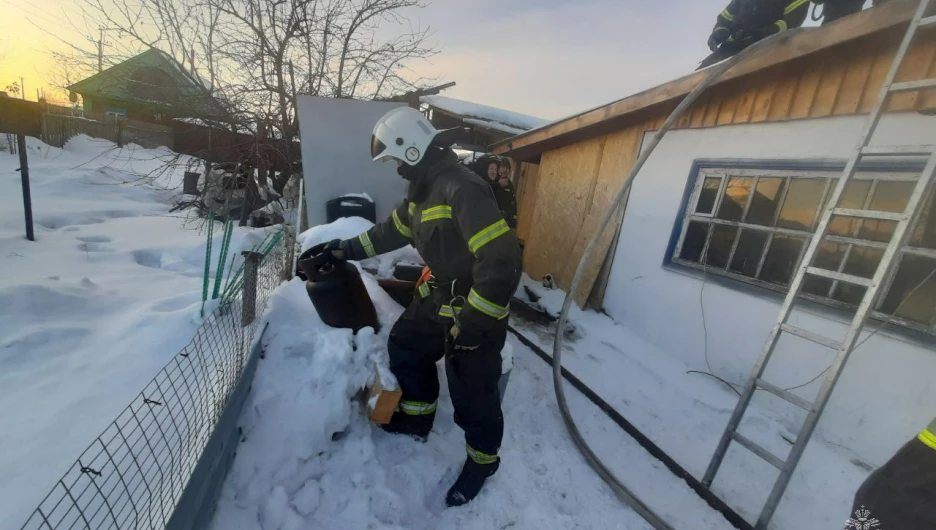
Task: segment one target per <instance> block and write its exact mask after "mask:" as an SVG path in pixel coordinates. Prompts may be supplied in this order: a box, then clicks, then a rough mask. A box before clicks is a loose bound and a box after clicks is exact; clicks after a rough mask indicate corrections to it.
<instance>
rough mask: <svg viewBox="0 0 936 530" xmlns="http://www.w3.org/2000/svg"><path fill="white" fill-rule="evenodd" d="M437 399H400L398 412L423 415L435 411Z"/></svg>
mask: <svg viewBox="0 0 936 530" xmlns="http://www.w3.org/2000/svg"><path fill="white" fill-rule="evenodd" d="M437 403H438V401H433V402H432V403H429V402H428V401H400V412H402V413H403V414H409V415H410V416H425V415H427V414H432V413H433V412H435V411H436V405H437Z"/></svg>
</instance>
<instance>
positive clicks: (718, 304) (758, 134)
mask: <svg viewBox="0 0 936 530" xmlns="http://www.w3.org/2000/svg"><path fill="white" fill-rule="evenodd" d="M864 121H865V120H864V118H863V117H860V116H850V117H830V118H823V119H815V120H799V121H790V122H783V123H769V124H767V123H763V124H746V125H730V126H723V127H718V128H710V129H698V130H680V131H673V132H671V133H669V134H668V135H667V136H666V137H665V138H664V139H663V141H662V142H661V143H660V145H659V146H658V147H657V149H656V151H655V152H654V153H653V155H652V156H651V157H650V159H649V160H648V162H647V164H646V165H645V166H644V168H643V170H642V171H641V172H640V174H639V175H638V176H637V178H636V180H635V182H634V185H633V189H632V190H631V195H630V200H629V202H628V206H627V211H626V214H625V215H624V219H623V223H622V225H621V233H620V238H619V240H618V246H617V249H616V252H615V255H614V261H613V264H612V268H611V274H610V278H609V282H608V288H607V293H606V297H605V307H606V309H607V311H608V312H609V314H610V315H611V316H612V317H613V318H614V319H615V320H617V321H619V322H621V323H623V324H624V325H626V326H628V327H629V328H631V329H632V330H634V331H635V332H637V333H639V334H641V335H642V336H644V337H645V338H646V339H647V340H649V341H650V342H652V343H654V344H655V345H658V346H659V347H660V348H662V349H663V350H664V351H666V352H668V353H669V354H670V355H672V356H673V357H676V358H679V359H681V360H682V361H684V362H685V363H686V364H687V365H688V366H689V368H690V369H696V370H706V371H707V370H708V368H707V367H706V361H705V350H706V346H705V345H706V341H707V351H708V357H709V361H710V363H711V366H712V370H713V371H714V372H715V373H716V374H718V375H719V376H720V377H723V378H725V379H727V380H728V381H733V382H742V381H745V380H746V379H747V377H748V375H749V373H750V370H751V369H752V366H753V364H754V362H755V360H756V359H757V358H758V356H759V354H760V352H761V349H762V347H763V342H764V340H765V339H766V337H767V334H768V332H769V330H770V328H771V326H772V325H773V324H774V322H775V319H776V318H777V315H778V313H779V308H780V304H781V302H782V296H780V295H778V294H776V293H772V292H769V291H767V290H766V289H762V288H757V287H752V286H748V285H747V284H744V283H742V282H739V281H735V280H730V279H724V278H718V277H713V276H712V275H707V276H703V275H702V274H701V273H699V272H697V271H693V270H690V269H687V268H685V267H680V266H678V265H665V264H664V263H663V260H664V256H665V254H666V251H667V248H668V245H669V243H670V238H671V234H672V231H673V229H674V225H675V223H676V222H677V216H678V214H679V210H680V207H681V205H682V202H683V200H684V193H685V190H686V186H687V182H688V179H689V178H690V168H691V166H692V164H693V161H694V160H697V159H705V158H735V159H798V160H803V159H841V160H844V159H846V158H847V157H848V156H849V155H850V153H851V151H852V150H853V149H854V146H855V144H856V141H857V137H858V135H859V133H860V131H861V128H862V125H863V123H864ZM934 125H936V118H934V117H927V116H922V115H919V114H917V113H900V114H893V115H888V116H886V117H884V119H883V121H882V123H881V125H880V126H879V128H878V133H877V134H876V135H875V139H874V143H875V144H881V145H883V144H889V145H893V144H921V143H930V144H936V126H934ZM546 160H547V158H546V157H544V161H546ZM541 207H542V205H540V206H538V208H537V211H539V208H541ZM703 285H704V293H703V294H700V291H702V288H703ZM700 299H701V301H702V302H704V305H705V320H704V322H703V316H702V310H701V308H700ZM934 303H936V301H934ZM791 318H792V321H793V322H795V323H796V325H798V326H801V327H805V328H807V329H810V330H811V331H815V332H819V333H822V334H824V335H827V336H833V337H835V336H842V335H844V330H845V329H846V328H847V324H846V322H847V317H846V315H845V314H844V313H842V312H838V311H836V310H832V309H828V308H825V307H824V306H819V305H816V304H810V305H809V306H808V307H806V309H805V310H797V311H796V312H794V314H793V316H792V317H791ZM705 328H707V333H706V331H705ZM866 335H867V332H866ZM934 343H936V342H934V341H932V340H928V339H927V338H925V337H922V336H920V335H917V334H913V333H912V332H902V331H896V332H894V331H890V330H882V331H880V332H879V333H878V334H876V335H875V336H873V337H872V338H870V339H869V340H868V341H867V343H866V344H864V345H863V346H861V347H860V348H859V349H858V350H856V351H855V353H854V355H853V356H852V358H851V360H850V361H849V363H848V365H847V366H846V368H845V370H844V374H843V376H842V379H841V380H840V381H839V383H838V387H837V388H836V389H835V392H834V394H833V396H832V399H831V401H830V402H829V405H828V408H827V409H826V412H825V414H824V415H823V417H822V420H821V422H820V424H819V431H818V433H819V434H820V435H821V436H823V437H824V438H825V439H827V440H830V441H833V442H835V443H839V444H842V445H844V446H845V447H847V448H849V449H850V450H852V451H854V452H855V453H856V454H857V455H859V456H860V458H862V459H865V460H867V461H870V462H872V463H875V464H882V463H883V462H884V461H885V460H886V459H887V458H888V457H889V456H890V455H892V454H893V453H894V451H895V450H896V449H897V448H898V447H899V446H900V445H901V444H903V443H905V442H906V441H907V440H908V439H910V438H911V437H912V436H914V435H915V434H916V433H917V432H918V431H919V430H920V429H921V428H922V427H923V426H925V425H926V424H927V423H928V422H929V421H930V420H931V419H932V418H933V417H934V416H936V404H934V401H933V399H932V396H933V395H934V393H936V377H934V374H936V346H934ZM777 352H778V353H777V354H776V356H775V360H776V361H779V362H776V363H775V364H772V365H771V366H770V368H769V369H768V371H767V374H766V379H767V380H768V381H770V382H772V383H774V384H777V385H779V386H781V387H784V388H787V387H792V386H795V385H798V384H801V383H804V382H806V381H809V380H810V379H811V378H812V377H814V376H816V375H817V374H818V373H820V372H821V371H822V370H823V369H824V368H825V367H826V366H828V364H829V361H830V359H831V352H829V350H824V349H823V348H822V347H820V346H818V345H814V344H812V343H809V342H806V341H802V340H801V339H798V338H795V337H793V338H790V337H788V336H785V337H784V338H783V339H781V343H780V346H779V348H778V350H777ZM820 383H821V379H820V381H817V382H816V383H813V384H811V385H809V386H807V387H805V388H802V389H799V390H797V391H796V393H797V394H799V395H801V396H803V397H804V398H807V399H810V400H812V398H813V397H814V395H815V393H816V392H817V391H818V386H819V384H820ZM761 394H764V393H762V392H758V393H757V394H756V395H755V400H756V401H758V402H764V403H765V405H766V406H770V407H771V408H773V409H775V410H778V411H780V412H781V413H782V414H787V413H790V409H789V407H788V406H787V405H786V404H785V403H783V402H780V401H779V400H777V399H776V398H774V397H773V396H771V395H767V396H764V395H761ZM780 404H783V406H781V405H780ZM799 424H800V423H798V422H797V423H796V425H799Z"/></svg>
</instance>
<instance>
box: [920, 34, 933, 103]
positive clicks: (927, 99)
mask: <svg viewBox="0 0 936 530" xmlns="http://www.w3.org/2000/svg"><path fill="white" fill-rule="evenodd" d="M933 37H934V38H936V35H933ZM928 45H929V46H931V47H932V48H933V49H936V42H934V40H933V39H930V40H928ZM924 77H926V78H929V79H933V78H936V57H934V58H933V62H932V63H930V67H929V71H927V72H926V74H925V75H924ZM934 109H936V90H925V91H923V94H921V95H920V98H919V100H918V102H917V110H925V111H929V110H934Z"/></svg>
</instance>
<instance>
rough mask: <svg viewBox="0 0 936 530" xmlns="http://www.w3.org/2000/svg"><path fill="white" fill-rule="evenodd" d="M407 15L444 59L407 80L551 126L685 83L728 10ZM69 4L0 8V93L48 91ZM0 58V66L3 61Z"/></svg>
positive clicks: (513, 5) (456, 5)
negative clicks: (19, 87) (21, 85)
mask: <svg viewBox="0 0 936 530" xmlns="http://www.w3.org/2000/svg"><path fill="white" fill-rule="evenodd" d="M426 1H427V3H428V5H427V6H426V7H424V8H422V9H413V10H411V11H410V12H409V13H408V15H409V17H410V19H411V20H412V21H413V22H414V23H415V24H417V25H419V26H421V27H429V28H431V29H432V30H433V31H434V36H433V39H434V42H435V43H436V45H437V46H438V47H439V48H441V50H442V52H441V53H440V54H439V55H437V56H435V57H433V58H432V59H431V61H425V62H422V61H421V62H418V63H414V64H410V65H409V66H410V68H411V70H412V75H413V76H425V77H430V78H438V79H439V80H440V81H442V82H445V81H455V82H456V83H457V85H456V86H455V87H454V88H451V89H449V90H446V91H445V92H443V94H444V95H446V96H450V97H455V98H460V99H465V100H468V101H473V102H476V103H482V104H486V105H492V106H495V107H501V108H505V109H509V110H513V111H517V112H523V113H526V114H531V115H534V116H538V117H541V118H547V119H556V118H561V117H564V116H568V115H571V114H576V113H578V112H581V111H583V110H586V109H589V108H592V107H595V106H598V105H602V104H604V103H608V102H610V101H614V100H616V99H620V98H622V97H625V96H627V95H630V94H633V93H635V92H639V91H641V90H645V89H648V88H651V87H653V86H656V85H659V84H661V83H664V82H666V81H669V80H671V79H674V78H677V77H680V76H682V75H685V74H688V73H690V72H691V71H692V70H694V69H695V67H696V66H697V65H698V63H699V61H701V60H702V59H703V58H704V57H705V56H706V55H707V54H708V48H707V47H706V44H705V43H706V40H707V38H708V35H709V33H710V31H711V29H712V26H713V25H714V23H715V17H716V15H717V14H718V13H719V12H720V11H721V10H722V9H723V8H724V7H725V5H726V4H727V0H667V1H665V2H654V1H649V2H648V1H646V0H640V1H638V0H577V1H572V0H562V1H560V0H511V1H509V2H505V1H503V0H426ZM75 5H76V2H74V1H73V0H43V1H42V2H33V1H31V0H2V1H0V13H2V16H0V90H2V89H3V88H4V87H6V86H7V85H8V84H9V83H10V82H12V81H15V80H18V79H19V77H20V76H22V77H24V79H25V85H26V96H27V98H28V99H35V98H36V88H43V87H48V86H49V81H48V78H49V72H50V70H52V65H51V64H50V57H49V52H48V50H49V49H60V48H61V47H62V45H61V43H60V42H59V40H58V39H57V37H63V38H66V39H75V40H80V35H79V34H78V33H77V32H75V31H74V30H73V29H72V28H71V27H70V24H69V23H68V22H67V21H66V20H65V16H63V13H65V14H67V15H70V16H72V17H73V18H74V19H78V20H80V13H78V12H77V8H76V7H75ZM2 56H5V58H3V57H2Z"/></svg>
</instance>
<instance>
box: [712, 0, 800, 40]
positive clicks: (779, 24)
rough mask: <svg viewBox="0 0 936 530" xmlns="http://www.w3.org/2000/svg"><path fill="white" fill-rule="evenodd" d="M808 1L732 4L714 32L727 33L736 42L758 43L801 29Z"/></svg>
mask: <svg viewBox="0 0 936 530" xmlns="http://www.w3.org/2000/svg"><path fill="white" fill-rule="evenodd" d="M809 1H810V0H731V3H729V4H728V7H726V8H725V9H724V10H723V11H722V12H721V13H719V15H718V19H717V20H716V22H715V29H714V30H713V32H718V31H726V32H727V33H726V35H730V36H731V37H732V38H733V39H735V40H742V39H746V40H750V41H759V40H761V39H765V38H767V37H769V36H771V35H773V34H775V33H780V32H782V31H786V30H788V29H793V28H798V27H800V26H802V25H803V22H804V21H805V20H806V16H807V14H808V13H809Z"/></svg>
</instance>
